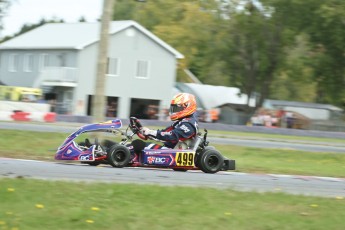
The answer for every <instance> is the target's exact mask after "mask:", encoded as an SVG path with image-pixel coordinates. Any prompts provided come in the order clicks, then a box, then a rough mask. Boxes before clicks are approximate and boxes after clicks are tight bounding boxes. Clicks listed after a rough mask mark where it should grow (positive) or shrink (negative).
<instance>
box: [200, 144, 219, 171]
mask: <svg viewBox="0 0 345 230" xmlns="http://www.w3.org/2000/svg"><path fill="white" fill-rule="evenodd" d="M198 163H199V168H200V169H201V171H203V172H205V173H216V172H218V171H220V170H221V168H222V166H223V163H224V158H223V156H222V154H220V152H218V151H217V150H216V149H214V148H205V149H204V150H203V151H202V152H201V153H200V156H199V159H198Z"/></svg>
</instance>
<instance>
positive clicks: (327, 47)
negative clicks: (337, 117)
mask: <svg viewBox="0 0 345 230" xmlns="http://www.w3.org/2000/svg"><path fill="white" fill-rule="evenodd" d="M262 2H264V3H266V4H269V5H271V6H272V7H274V9H275V11H286V12H289V14H287V17H286V20H285V23H286V25H287V26H288V27H289V28H290V29H291V30H294V31H296V33H299V34H307V35H308V38H309V41H310V44H311V52H310V53H309V54H308V56H306V58H307V59H308V62H309V63H308V65H309V67H311V69H312V75H313V79H312V82H313V83H315V84H316V97H315V100H316V102H320V103H332V104H336V105H338V106H343V107H344V108H345V90H344V87H345V55H344V51H345V30H344V21H345V1H343V0H328V1H325V0H304V1H299V0H262ZM301 77H304V76H301Z"/></svg>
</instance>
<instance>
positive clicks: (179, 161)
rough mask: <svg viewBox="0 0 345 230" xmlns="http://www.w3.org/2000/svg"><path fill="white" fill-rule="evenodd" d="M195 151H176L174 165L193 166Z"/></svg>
mask: <svg viewBox="0 0 345 230" xmlns="http://www.w3.org/2000/svg"><path fill="white" fill-rule="evenodd" d="M194 156H195V153H191V152H189V153H187V152H182V153H181V152H180V153H176V158H175V161H176V165H177V166H194Z"/></svg>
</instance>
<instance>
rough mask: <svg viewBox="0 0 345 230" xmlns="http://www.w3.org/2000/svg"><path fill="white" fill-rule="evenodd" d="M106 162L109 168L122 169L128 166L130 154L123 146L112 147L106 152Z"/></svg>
mask: <svg viewBox="0 0 345 230" xmlns="http://www.w3.org/2000/svg"><path fill="white" fill-rule="evenodd" d="M107 160H108V162H109V164H110V165H111V166H113V167H116V168H122V167H125V166H127V165H128V163H129V161H130V160H131V153H130V151H129V150H128V149H127V148H126V147H125V146H123V145H113V146H112V147H111V148H110V149H109V151H108V154H107Z"/></svg>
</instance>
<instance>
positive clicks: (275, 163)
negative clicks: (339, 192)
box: [0, 130, 345, 177]
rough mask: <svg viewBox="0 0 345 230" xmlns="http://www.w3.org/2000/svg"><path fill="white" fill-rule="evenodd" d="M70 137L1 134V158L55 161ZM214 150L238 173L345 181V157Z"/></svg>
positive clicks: (227, 147) (226, 147)
mask: <svg viewBox="0 0 345 230" xmlns="http://www.w3.org/2000/svg"><path fill="white" fill-rule="evenodd" d="M67 135H68V134H63V133H50V132H47V133H45V132H32V131H16V130H0V136H1V138H0V156H2V157H12V158H24V159H37V160H48V161H53V160H54V154H55V151H56V149H57V147H58V146H59V145H60V144H61V143H62V142H63V141H64V139H65V138H66V137H67ZM85 137H86V136H85V135H81V136H80V137H78V139H79V140H83V139H84V138H85ZM107 138H108V139H109V138H112V137H111V136H110V137H109V136H108V137H107ZM114 140H117V141H118V140H119V139H114ZM214 146H215V147H216V148H217V149H218V150H219V151H220V152H221V153H222V154H223V155H225V156H227V157H229V158H231V159H235V160H236V166H237V170H236V171H237V172H253V173H278V174H299V175H315V176H332V177H345V173H344V172H345V154H336V153H314V152H304V151H296V150H287V149H261V148H250V147H240V146H231V145H214Z"/></svg>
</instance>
